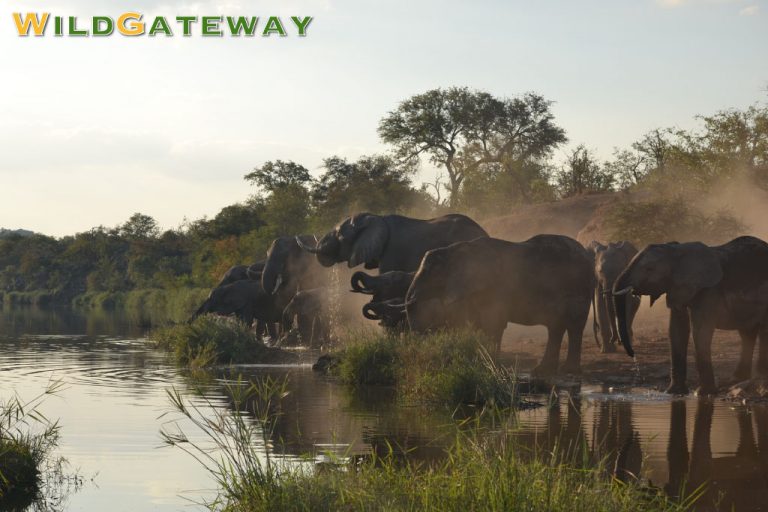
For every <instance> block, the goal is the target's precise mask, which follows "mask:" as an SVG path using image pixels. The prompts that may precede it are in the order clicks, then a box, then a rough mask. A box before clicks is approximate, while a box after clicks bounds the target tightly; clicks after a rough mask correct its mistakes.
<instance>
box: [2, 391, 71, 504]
mask: <svg viewBox="0 0 768 512" xmlns="http://www.w3.org/2000/svg"><path fill="white" fill-rule="evenodd" d="M61 388H62V384H61V382H52V383H51V384H49V386H48V387H47V388H46V389H45V390H44V391H43V392H42V393H41V394H39V395H38V396H36V397H34V398H32V399H31V400H28V401H26V402H25V401H22V400H21V399H20V398H19V397H18V396H14V397H12V398H10V399H8V400H7V401H5V402H4V403H0V508H2V509H3V510H6V509H7V508H8V507H9V506H10V504H13V503H19V502H22V503H25V502H30V501H31V500H32V499H33V498H34V497H35V496H36V495H37V493H38V489H39V486H40V483H41V474H42V471H41V469H42V466H43V465H44V463H45V462H46V461H47V458H48V456H49V455H50V452H51V450H52V449H53V448H54V447H55V446H56V444H57V442H58V439H59V424H58V422H56V421H50V420H49V419H48V418H46V417H45V416H44V415H43V414H42V412H40V405H41V404H42V402H43V400H44V399H45V397H46V396H49V395H51V394H54V393H56V392H57V391H58V390H60V389H61ZM35 429H38V430H37V431H36V430H35Z"/></svg>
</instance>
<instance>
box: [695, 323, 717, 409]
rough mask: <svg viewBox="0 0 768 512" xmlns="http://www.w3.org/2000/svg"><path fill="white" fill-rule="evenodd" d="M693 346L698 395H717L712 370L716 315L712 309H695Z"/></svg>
mask: <svg viewBox="0 0 768 512" xmlns="http://www.w3.org/2000/svg"><path fill="white" fill-rule="evenodd" d="M691 327H692V330H693V346H694V348H695V350H696V369H697V370H698V371H699V388H698V389H697V392H698V394H705V395H706V394H714V393H717V387H716V386H715V372H714V369H713V368H712V335H713V334H714V333H715V315H714V314H712V310H711V309H710V308H695V309H694V310H693V311H692V313H691Z"/></svg>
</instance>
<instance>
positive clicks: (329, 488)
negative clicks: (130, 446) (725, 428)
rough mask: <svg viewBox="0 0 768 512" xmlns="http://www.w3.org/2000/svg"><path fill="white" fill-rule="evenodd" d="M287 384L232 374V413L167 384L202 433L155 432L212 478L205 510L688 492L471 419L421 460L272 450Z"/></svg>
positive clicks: (461, 506)
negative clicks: (198, 437) (439, 451)
mask: <svg viewBox="0 0 768 512" xmlns="http://www.w3.org/2000/svg"><path fill="white" fill-rule="evenodd" d="M286 390H287V385H286V381H284V380H283V381H278V380H272V379H270V378H266V379H264V380H262V381H259V382H256V383H252V384H251V385H250V386H246V385H243V384H242V383H239V385H238V386H236V387H234V388H230V390H229V393H230V395H231V396H232V397H233V408H232V410H233V411H239V412H236V413H235V412H232V411H229V410H222V409H218V408H215V407H213V404H209V405H210V407H207V406H206V407H203V408H199V406H196V405H194V404H192V403H186V402H185V400H184V399H183V398H182V397H181V395H179V394H178V393H177V392H170V397H171V401H172V404H173V407H174V410H175V412H176V413H177V414H179V415H180V416H181V417H182V418H183V419H184V420H185V422H191V424H193V425H195V428H197V429H198V430H200V431H201V432H202V433H204V434H205V436H206V438H207V441H206V442H205V443H204V446H202V445H198V444H195V443H194V442H191V441H190V439H189V437H188V436H187V435H186V434H185V433H184V432H183V431H173V432H168V431H165V432H163V437H164V440H165V442H166V443H167V444H168V445H171V446H175V447H178V448H181V449H183V450H185V451H186V452H187V453H189V454H190V455H191V456H193V457H194V458H195V459H196V460H197V461H198V462H199V463H200V464H202V465H203V466H204V467H205V469H206V470H207V471H208V472H209V473H210V474H211V475H212V477H213V478H214V480H215V481H216V482H217V485H218V488H219V493H218V496H217V498H216V499H215V500H213V501H212V502H210V503H208V504H207V505H208V507H209V508H210V509H211V510H226V511H232V512H236V511H271V510H301V511H326V510H328V511H336V510H344V511H356V510H361V511H441V512H442V511H461V512H465V511H474V510H489V511H510V510H526V511H548V512H559V511H568V512H579V511H584V512H613V511H617V512H618V511H630V510H631V511H683V510H687V509H689V508H690V505H691V503H692V502H693V501H694V499H695V496H694V497H693V498H689V499H688V500H686V501H684V502H682V503H675V502H673V501H671V500H670V499H669V498H667V497H665V496H664V494H663V492H662V491H661V490H660V489H654V488H649V487H642V486H641V485H640V484H639V483H634V482H633V483H622V482H620V481H618V480H615V479H613V478H612V477H610V468H608V467H606V466H605V465H601V464H598V465H597V467H591V466H589V463H588V462H587V461H586V460H585V459H583V458H582V459H580V458H579V457H578V456H576V457H565V456H563V455H562V454H561V453H556V454H552V453H534V452H532V451H531V449H530V448H527V447H521V446H519V445H517V444H516V441H515V438H514V431H513V430H509V429H506V428H499V427H498V425H497V426H496V427H494V428H493V429H490V428H488V429H486V428H484V427H483V426H482V425H483V424H484V422H482V421H479V420H476V421H469V422H464V423H462V424H457V425H456V427H457V428H456V434H455V440H454V441H453V443H452V444H451V446H450V448H448V450H447V453H446V455H445V457H443V458H442V459H440V460H438V461H435V462H432V463H430V464H426V463H420V462H415V461H407V460H406V461H403V460H402V457H397V456H383V457H377V456H376V455H375V454H371V455H370V456H369V457H365V458H363V459H358V460H357V461H356V462H354V461H355V459H346V458H344V457H341V458H340V457H338V456H336V457H334V456H333V455H332V454H328V456H329V457H330V463H325V464H323V465H322V466H316V465H314V464H310V463H304V464H296V463H291V462H288V461H286V460H285V459H275V458H274V456H273V455H271V454H270V451H269V450H267V451H266V452H265V451H264V449H263V447H264V446H273V441H272V439H273V434H274V429H273V425H274V424H275V422H274V420H275V418H276V417H277V414H278V412H276V411H279V410H280V408H279V406H280V400H281V398H282V397H284V396H285V395H286V393H287V391H286ZM249 404H253V405H251V406H250V407H249ZM211 409H212V410H213V411H214V413H213V416H211V414H210V412H209V411H210V410H211ZM513 423H514V422H511V421H510V422H507V424H513ZM211 443H212V444H213V445H215V446H216V447H217V448H218V450H217V451H212V450H210V444H211ZM277 448H279V447H277ZM277 448H276V449H277ZM310 460H311V459H310Z"/></svg>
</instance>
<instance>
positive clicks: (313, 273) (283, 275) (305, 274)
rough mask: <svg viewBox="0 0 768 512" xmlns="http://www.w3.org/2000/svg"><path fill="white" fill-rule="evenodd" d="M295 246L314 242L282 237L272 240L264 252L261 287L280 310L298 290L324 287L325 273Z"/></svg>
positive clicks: (313, 238)
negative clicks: (270, 295)
mask: <svg viewBox="0 0 768 512" xmlns="http://www.w3.org/2000/svg"><path fill="white" fill-rule="evenodd" d="M299 242H301V243H305V244H309V243H313V244H314V243H315V242H316V239H315V237H314V236H312V235H300V236H297V237H292V236H282V237H280V238H276V239H275V240H273V241H272V245H270V247H269V250H268V251H267V259H266V261H265V263H264V270H263V271H262V273H261V284H262V286H263V287H264V289H265V290H266V291H267V292H268V293H270V294H272V295H273V296H274V297H275V304H276V305H277V307H278V308H280V309H284V308H285V307H286V306H287V305H288V303H289V302H290V301H291V299H293V296H294V295H295V294H296V292H298V291H299V290H309V289H313V288H325V287H327V286H328V281H329V276H328V271H327V270H326V269H325V268H323V267H322V266H320V265H318V263H317V261H316V260H315V258H314V257H312V255H311V254H308V253H307V252H306V251H303V250H302V249H301V247H300V246H299Z"/></svg>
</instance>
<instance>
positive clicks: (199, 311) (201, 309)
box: [187, 300, 208, 324]
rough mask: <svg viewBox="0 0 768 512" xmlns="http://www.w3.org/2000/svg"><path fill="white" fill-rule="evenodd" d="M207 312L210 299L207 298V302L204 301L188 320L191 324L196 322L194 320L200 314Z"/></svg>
mask: <svg viewBox="0 0 768 512" xmlns="http://www.w3.org/2000/svg"><path fill="white" fill-rule="evenodd" d="M207 312H208V301H207V300H206V301H205V302H203V303H202V304H201V305H200V307H199V308H197V311H195V312H194V313H192V316H190V317H189V320H187V323H190V324H191V323H192V322H194V321H195V319H196V318H197V317H199V316H200V315H202V314H204V313H207Z"/></svg>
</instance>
